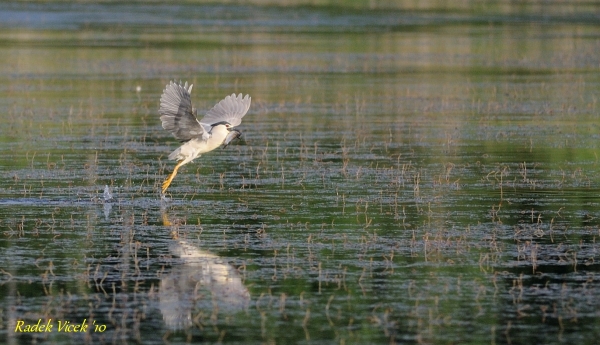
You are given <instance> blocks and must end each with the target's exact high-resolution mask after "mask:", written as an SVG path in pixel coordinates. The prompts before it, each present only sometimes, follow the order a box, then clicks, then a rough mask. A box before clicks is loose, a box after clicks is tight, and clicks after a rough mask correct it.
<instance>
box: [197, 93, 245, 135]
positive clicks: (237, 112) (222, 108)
mask: <svg viewBox="0 0 600 345" xmlns="http://www.w3.org/2000/svg"><path fill="white" fill-rule="evenodd" d="M251 101H252V98H251V97H250V96H249V95H246V97H244V98H242V94H241V93H240V94H239V95H237V96H236V95H235V93H233V94H231V95H230V96H227V97H225V99H223V100H222V101H220V102H219V103H217V104H216V105H215V106H214V107H213V108H212V109H211V110H209V111H208V112H207V113H206V116H204V118H203V119H202V120H200V123H201V124H203V125H212V124H215V123H218V122H221V121H226V122H228V123H229V124H230V125H231V127H235V126H237V125H239V124H240V123H242V117H244V115H246V113H247V112H248V109H250V102H251Z"/></svg>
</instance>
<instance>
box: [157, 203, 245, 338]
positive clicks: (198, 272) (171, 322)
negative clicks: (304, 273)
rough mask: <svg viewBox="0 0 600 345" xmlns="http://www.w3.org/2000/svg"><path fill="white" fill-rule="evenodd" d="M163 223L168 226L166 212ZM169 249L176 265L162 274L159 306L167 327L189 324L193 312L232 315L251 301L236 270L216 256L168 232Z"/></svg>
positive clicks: (181, 326) (182, 326)
mask: <svg viewBox="0 0 600 345" xmlns="http://www.w3.org/2000/svg"><path fill="white" fill-rule="evenodd" d="M163 224H164V225H165V226H171V222H170V221H169V219H168V216H167V214H166V213H163ZM171 236H172V237H173V241H172V242H171V244H170V245H169V252H170V253H171V254H172V255H173V256H174V257H177V258H179V260H180V261H178V263H179V264H176V265H174V266H173V267H172V269H171V271H170V272H169V273H168V274H165V275H163V276H162V277H161V280H160V288H159V308H160V311H161V313H162V315H163V319H164V320H165V323H166V325H167V327H169V328H170V329H173V330H177V329H185V328H187V327H190V326H192V324H193V319H192V313H194V312H196V311H203V312H208V313H210V314H212V315H215V316H216V315H218V314H235V313H236V312H238V311H241V310H244V309H245V308H247V307H248V305H249V303H250V292H249V291H248V289H247V288H246V287H245V286H244V283H243V282H242V277H240V275H239V273H238V271H237V269H235V268H234V267H233V266H231V265H230V264H229V263H227V262H226V261H225V260H223V259H222V258H220V257H219V256H217V255H215V254H212V253H210V252H207V251H203V250H201V249H199V248H198V247H196V246H194V245H192V244H190V243H188V242H186V241H185V240H180V239H178V238H177V236H176V235H175V233H174V232H171Z"/></svg>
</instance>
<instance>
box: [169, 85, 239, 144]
mask: <svg viewBox="0 0 600 345" xmlns="http://www.w3.org/2000/svg"><path fill="white" fill-rule="evenodd" d="M192 86H193V85H190V86H189V87H188V83H187V82H186V83H185V85H183V84H181V81H180V82H179V83H176V82H170V83H169V85H167V87H166V88H165V90H164V91H163V94H162V96H161V97H160V109H159V110H158V112H159V114H160V115H161V116H160V119H161V121H162V126H163V128H164V129H166V130H167V131H169V132H171V133H172V134H173V135H174V136H175V138H177V139H178V140H179V141H188V140H190V139H193V138H198V137H203V138H204V139H207V138H208V136H209V134H208V133H207V131H206V130H205V129H204V127H203V126H202V125H201V124H200V123H199V122H198V119H197V118H196V116H195V115H194V113H195V109H193V108H192V101H191V98H190V93H191V92H192ZM248 103H249V102H248ZM242 116H243V115H242ZM240 122H241V121H240Z"/></svg>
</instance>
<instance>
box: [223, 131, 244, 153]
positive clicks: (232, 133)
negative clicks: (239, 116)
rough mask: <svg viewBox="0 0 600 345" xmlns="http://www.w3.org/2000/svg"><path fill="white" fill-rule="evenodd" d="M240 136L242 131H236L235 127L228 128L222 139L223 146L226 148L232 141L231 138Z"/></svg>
mask: <svg viewBox="0 0 600 345" xmlns="http://www.w3.org/2000/svg"><path fill="white" fill-rule="evenodd" d="M241 136H242V132H240V131H238V130H237V129H232V130H230V131H229V133H227V136H226V137H225V141H223V148H226V147H227V145H229V143H231V142H232V141H233V139H239V137H241Z"/></svg>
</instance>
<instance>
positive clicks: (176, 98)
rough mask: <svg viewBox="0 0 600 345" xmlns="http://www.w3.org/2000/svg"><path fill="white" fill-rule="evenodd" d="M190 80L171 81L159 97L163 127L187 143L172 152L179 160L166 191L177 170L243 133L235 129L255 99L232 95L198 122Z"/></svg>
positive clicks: (165, 184)
mask: <svg viewBox="0 0 600 345" xmlns="http://www.w3.org/2000/svg"><path fill="white" fill-rule="evenodd" d="M193 86H194V85H190V86H189V87H188V83H187V82H186V83H185V84H182V83H181V81H180V82H179V83H176V82H173V81H171V82H170V83H169V84H168V85H167V86H166V88H165V90H164V91H163V94H162V96H161V97H160V109H159V110H158V112H159V113H160V115H161V116H160V119H161V121H162V126H163V128H164V129H166V130H167V131H169V132H171V134H173V136H175V138H176V139H178V140H179V141H180V142H183V143H184V144H183V145H181V146H180V147H178V148H177V150H175V151H173V152H172V153H171V154H170V155H169V159H170V160H177V165H175V168H174V169H173V172H172V173H171V174H170V175H169V176H168V177H167V179H166V180H165V182H163V185H162V193H163V194H165V192H166V191H167V188H169V185H171V182H172V181H173V178H175V175H177V170H178V169H179V168H181V166H182V165H184V164H187V163H189V162H191V161H193V160H194V159H196V158H198V157H200V155H201V154H203V153H206V152H210V151H212V150H214V149H216V148H217V147H219V146H221V145H224V146H223V147H227V145H229V143H230V142H231V141H232V140H233V139H235V138H239V137H240V136H241V134H242V133H241V132H240V131H238V130H237V129H233V128H234V127H235V126H238V125H239V124H240V123H242V117H244V115H246V113H247V112H248V109H250V102H251V100H252V98H251V97H250V96H249V95H246V96H245V97H244V98H242V94H241V93H240V94H239V95H237V96H236V95H235V94H231V95H230V96H227V97H225V98H224V99H223V100H221V101H220V102H219V103H217V104H216V105H215V106H214V107H213V108H212V109H210V110H209V111H208V112H207V113H206V116H204V118H202V120H200V121H198V118H197V117H196V109H195V108H194V107H192V101H191V97H190V94H191V92H192V87H193Z"/></svg>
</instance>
